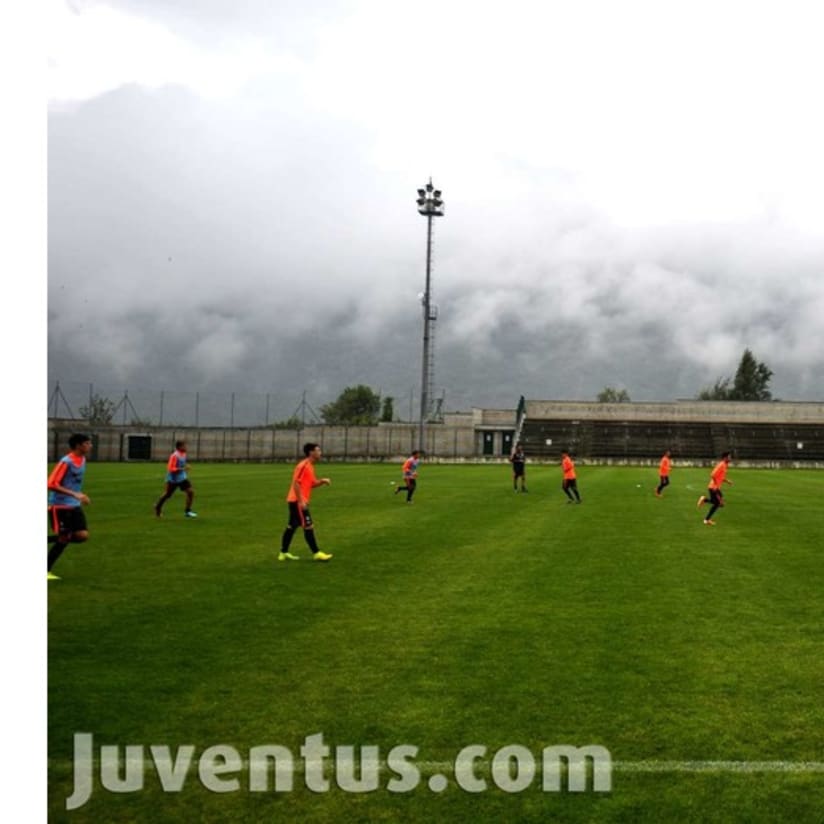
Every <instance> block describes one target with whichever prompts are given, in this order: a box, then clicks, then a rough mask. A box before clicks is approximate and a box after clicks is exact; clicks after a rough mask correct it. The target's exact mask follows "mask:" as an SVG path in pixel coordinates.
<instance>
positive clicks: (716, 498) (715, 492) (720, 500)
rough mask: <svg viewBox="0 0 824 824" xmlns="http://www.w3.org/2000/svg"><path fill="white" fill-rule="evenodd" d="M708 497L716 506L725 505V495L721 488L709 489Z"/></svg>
mask: <svg viewBox="0 0 824 824" xmlns="http://www.w3.org/2000/svg"><path fill="white" fill-rule="evenodd" d="M707 497H708V498H709V499H710V502H711V503H712V504H713V505H714V506H724V496H723V495H722V494H721V490H720V489H708V490H707Z"/></svg>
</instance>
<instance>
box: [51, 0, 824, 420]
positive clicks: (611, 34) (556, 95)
mask: <svg viewBox="0 0 824 824" xmlns="http://www.w3.org/2000/svg"><path fill="white" fill-rule="evenodd" d="M816 5H817V4H816V3H815V2H806V3H801V2H792V0H789V2H788V0H781V2H769V3H759V2H748V3H743V2H726V3H725V2H723V0H714V1H713V2H700V1H699V2H696V0H689V2H666V1H665V0H663V1H662V0H656V1H655V2H633V0H625V2H621V3H615V2H586V0H583V1H581V0H576V2H574V3H573V2H569V1H568V0H566V1H565V2H519V1H518V0H515V1H514V2H509V3H506V4H504V3H500V2H496V3H491V2H488V3H487V2H477V0H475V2H449V0H437V1H435V0H419V2H414V3H409V2H406V3H399V2H391V1H389V2H380V0H365V1H364V2H356V0H351V1H345V0H329V1H328V2H312V0H242V2H241V1H240V0H234V2H232V3H227V2H223V0H177V2H174V3H172V2H168V0H111V1H110V2H96V0H71V2H66V1H65V0H49V2H48V15H47V19H46V20H47V24H48V54H49V73H48V85H49V117H48V243H49V260H48V290H49V295H48V301H49V306H48V312H49V315H48V317H49V321H48V357H49V384H50V386H52V385H53V383H54V381H55V380H57V379H59V380H60V381H61V383H63V382H65V383H71V382H78V383H86V384H87V383H89V382H92V383H94V384H95V385H100V386H117V387H119V388H121V389H122V388H126V387H140V388H148V389H157V390H160V389H165V390H167V391H171V390H174V389H181V390H183V389H185V390H189V391H192V392H194V391H198V390H200V391H227V392H229V391H237V392H261V393H267V392H273V393H275V395H276V396H277V400H276V402H275V403H274V404H273V408H274V409H275V411H276V412H277V414H280V415H282V416H286V415H288V414H289V413H291V412H292V410H293V409H294V407H295V404H296V402H297V401H299V400H300V396H301V392H302V391H303V390H304V389H306V390H307V398H308V399H309V400H310V402H311V403H312V404H313V405H315V406H319V405H320V404H322V403H324V402H326V401H329V400H331V399H333V398H334V397H335V396H336V395H337V394H338V393H339V392H340V391H341V390H342V389H343V388H344V387H345V386H347V385H352V384H356V383H368V384H370V385H372V386H373V387H375V388H376V389H377V388H380V390H381V391H382V392H383V394H390V395H394V396H396V397H397V398H399V399H404V398H408V397H409V393H410V389H411V388H412V387H414V389H415V393H416V394H417V393H418V391H419V387H420V371H421V367H420V362H421V333H422V313H421V306H420V302H419V299H418V295H419V293H420V292H421V291H422V290H423V287H424V276H425V251H426V248H425V244H426V221H425V219H424V218H422V217H420V216H419V215H418V214H417V211H416V205H415V198H416V196H417V195H416V190H417V189H418V188H419V187H420V186H422V185H423V184H424V183H425V182H426V181H427V180H428V178H429V176H430V175H431V177H432V180H433V182H434V183H435V185H436V187H438V188H440V189H442V190H443V196H444V200H445V203H446V215H445V216H444V217H443V218H439V219H438V220H437V221H436V223H435V240H434V268H433V301H434V303H436V304H437V306H438V308H439V320H438V324H437V332H436V344H435V346H436V373H435V380H434V383H435V387H436V393H437V394H441V393H442V392H443V393H445V396H446V401H445V403H446V408H448V409H468V408H469V407H471V406H473V405H474V406H500V407H514V406H515V404H516V402H517V398H518V396H519V395H521V394H524V395H526V396H527V397H530V398H570V399H573V398H574V399H594V397H595V395H596V393H597V392H598V391H599V390H600V389H601V388H602V387H604V386H605V385H607V384H609V385H614V386H618V387H623V388H626V389H627V390H628V391H629V393H630V395H631V396H632V398H633V399H635V400H671V399H674V398H679V397H681V398H683V397H692V396H694V395H695V394H696V393H697V392H698V390H699V389H700V388H701V387H702V386H705V385H707V384H710V383H712V382H713V381H714V380H715V379H716V378H718V377H719V376H722V375H729V374H732V373H733V372H734V371H735V367H736V365H737V362H738V360H739V358H740V356H741V353H742V352H743V350H744V348H745V347H749V348H751V349H752V350H753V352H754V354H755V355H756V357H757V358H758V359H759V360H763V361H765V362H766V363H767V364H768V365H769V366H770V367H771V368H772V369H773V371H774V373H775V376H774V378H773V382H772V389H773V393H774V394H775V395H776V396H779V397H782V398H785V399H801V400H812V399H817V400H820V399H824V341H823V340H822V337H823V336H822V318H824V221H822V214H823V213H824V212H823V211H822V193H823V192H824V160H823V159H822V146H824V116H823V115H822V108H823V107H822V105H821V78H822V77H824V50H822V48H821V43H820V32H821V27H820V25H818V23H819V21H818V19H817V16H816ZM400 403H401V404H403V403H404V401H403V400H401V401H400Z"/></svg>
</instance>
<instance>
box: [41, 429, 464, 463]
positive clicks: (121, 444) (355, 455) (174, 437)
mask: <svg viewBox="0 0 824 824" xmlns="http://www.w3.org/2000/svg"><path fill="white" fill-rule="evenodd" d="M77 431H80V432H89V433H90V434H91V435H92V436H93V438H94V441H95V450H94V455H93V458H92V459H93V460H99V461H122V460H127V459H128V439H129V436H134V435H138V436H141V435H143V436H145V435H149V436H151V439H152V441H151V457H150V460H152V461H165V460H166V459H167V458H168V457H169V454H170V453H171V451H172V450H173V449H174V446H175V442H176V441H178V440H185V441H186V442H187V443H188V446H189V454H190V455H191V457H192V460H200V461H292V460H295V459H297V458H299V457H302V456H303V452H302V449H303V444H304V443H307V442H310V441H311V442H314V443H319V444H320V445H321V449H322V450H323V453H324V455H325V457H326V458H327V459H328V460H365V461H398V460H401V459H402V458H404V457H405V456H407V455H409V453H410V452H411V451H412V450H413V449H417V448H419V446H420V445H419V444H418V426H417V425H416V424H380V425H378V426H349V427H345V426H307V427H305V428H304V429H302V430H299V431H296V430H291V429H263V428H261V429H257V428H255V429H229V428H200V429H195V428H185V429H184V428H166V427H150V428H146V427H131V426H107V427H92V428H89V426H88V425H87V424H85V423H84V422H82V421H55V422H53V423H50V424H49V427H48V436H47V455H48V459H49V461H56V460H57V459H58V458H60V457H61V456H62V455H64V454H65V453H66V451H67V450H68V439H69V436H70V435H71V434H72V433H73V432H77ZM423 449H424V452H425V453H426V454H427V456H428V457H429V458H430V459H445V460H450V459H458V460H460V459H467V458H472V457H473V456H474V454H475V432H474V429H473V428H472V426H467V425H463V426H446V425H444V424H430V425H428V426H427V427H426V429H425V438H424V445H423Z"/></svg>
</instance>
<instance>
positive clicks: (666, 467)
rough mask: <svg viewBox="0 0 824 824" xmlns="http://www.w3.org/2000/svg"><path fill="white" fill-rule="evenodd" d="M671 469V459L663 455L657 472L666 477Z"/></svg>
mask: <svg viewBox="0 0 824 824" xmlns="http://www.w3.org/2000/svg"><path fill="white" fill-rule="evenodd" d="M671 469H672V461H671V460H670V459H669V458H668V457H667V456H666V455H664V457H663V458H661V466H660V468H659V470H658V474H659V475H660V476H661V477H662V478H666V477H667V475H669V474H670V470H671Z"/></svg>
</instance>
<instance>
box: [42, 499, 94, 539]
mask: <svg viewBox="0 0 824 824" xmlns="http://www.w3.org/2000/svg"><path fill="white" fill-rule="evenodd" d="M49 520H50V522H51V528H52V531H53V532H57V533H58V534H60V535H63V534H65V533H71V532H85V531H86V530H87V529H88V527H87V526H86V513H85V512H84V511H83V507H82V506H50V507H49Z"/></svg>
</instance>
